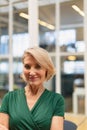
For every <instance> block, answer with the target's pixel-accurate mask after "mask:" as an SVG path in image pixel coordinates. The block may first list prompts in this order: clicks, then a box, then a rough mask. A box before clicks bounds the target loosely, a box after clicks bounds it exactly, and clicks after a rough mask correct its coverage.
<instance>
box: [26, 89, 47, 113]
mask: <svg viewBox="0 0 87 130" xmlns="http://www.w3.org/2000/svg"><path fill="white" fill-rule="evenodd" d="M23 92H24V102H25V105H26V107H27V109H28V111H30V112H32V111H33V110H34V109H35V107H36V106H37V104H38V103H39V101H40V99H41V98H42V97H43V95H44V94H45V92H46V89H44V91H43V93H42V94H41V95H40V97H39V98H38V99H37V101H36V102H35V104H34V105H33V107H32V108H31V109H30V107H29V106H28V104H27V99H26V95H25V90H24V89H23Z"/></svg>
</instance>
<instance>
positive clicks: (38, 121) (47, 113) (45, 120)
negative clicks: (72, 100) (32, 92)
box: [0, 88, 64, 130]
mask: <svg viewBox="0 0 87 130" xmlns="http://www.w3.org/2000/svg"><path fill="white" fill-rule="evenodd" d="M0 112H3V113H7V114H8V115H9V116H10V119H9V130H50V126H51V120H52V117H53V116H64V98H63V97H62V96H61V95H60V94H57V93H54V92H51V91H49V90H47V89H45V91H44V92H43V93H42V95H41V96H40V98H39V99H38V101H37V102H36V103H35V105H34V107H33V108H32V109H31V110H29V107H28V106H27V102H26V96H25V91H24V88H22V89H18V90H15V91H11V92H8V93H7V94H6V95H5V96H4V98H3V101H2V105H1V108H0Z"/></svg>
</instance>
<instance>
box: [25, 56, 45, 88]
mask: <svg viewBox="0 0 87 130" xmlns="http://www.w3.org/2000/svg"><path fill="white" fill-rule="evenodd" d="M23 73H24V76H25V78H26V81H27V83H29V84H30V85H35V86H41V85H42V84H43V82H44V81H45V79H46V69H45V68H43V67H42V66H40V65H39V64H38V63H37V61H36V60H35V59H34V58H33V57H32V56H31V55H28V56H26V57H25V58H24V67H23Z"/></svg>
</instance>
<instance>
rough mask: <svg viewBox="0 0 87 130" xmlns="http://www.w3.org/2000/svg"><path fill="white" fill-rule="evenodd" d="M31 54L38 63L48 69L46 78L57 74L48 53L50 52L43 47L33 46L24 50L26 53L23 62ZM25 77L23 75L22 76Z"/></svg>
mask: <svg viewBox="0 0 87 130" xmlns="http://www.w3.org/2000/svg"><path fill="white" fill-rule="evenodd" d="M28 55H31V56H32V57H33V58H34V59H35V60H36V61H37V63H38V64H39V65H40V66H42V67H44V68H45V69H46V70H47V73H46V80H49V79H50V78H52V77H53V76H54V75H55V67H54V64H53V62H52V60H51V58H50V56H49V54H48V52H47V51H46V50H45V49H43V48H41V47H32V48H28V49H26V50H25V51H24V55H23V57H22V62H23V63H24V59H25V57H26V56H28ZM22 78H23V77H22Z"/></svg>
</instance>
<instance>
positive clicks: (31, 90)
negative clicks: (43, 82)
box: [25, 85, 45, 95]
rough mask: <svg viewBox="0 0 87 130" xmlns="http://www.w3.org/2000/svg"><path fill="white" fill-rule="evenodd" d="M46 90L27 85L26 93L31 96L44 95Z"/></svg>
mask: <svg viewBox="0 0 87 130" xmlns="http://www.w3.org/2000/svg"><path fill="white" fill-rule="evenodd" d="M44 90H45V88H44V87H43V86H39V87H36V86H31V85H30V86H29V85H27V86H26V87H25V91H26V93H27V94H31V95H38V94H40V93H43V91H44Z"/></svg>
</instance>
